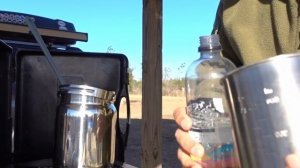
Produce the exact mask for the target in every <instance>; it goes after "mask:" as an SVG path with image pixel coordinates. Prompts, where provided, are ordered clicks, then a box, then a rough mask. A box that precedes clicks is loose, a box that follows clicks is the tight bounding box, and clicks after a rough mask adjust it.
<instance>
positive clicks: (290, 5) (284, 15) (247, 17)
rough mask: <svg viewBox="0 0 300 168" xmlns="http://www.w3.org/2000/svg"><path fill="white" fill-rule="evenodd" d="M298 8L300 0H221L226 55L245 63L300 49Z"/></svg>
mask: <svg viewBox="0 0 300 168" xmlns="http://www.w3.org/2000/svg"><path fill="white" fill-rule="evenodd" d="M298 1H299V0H298ZM298 8H299V4H298V2H297V0H221V1H220V6H219V10H220V11H219V13H218V16H217V18H218V17H219V18H218V19H219V20H220V25H219V29H218V33H219V35H220V40H221V43H222V46H223V55H224V56H225V57H227V58H229V59H231V60H232V61H233V62H234V63H235V64H237V65H241V64H252V63H255V62H257V61H260V60H262V59H266V58H268V57H272V56H275V55H279V54H284V53H294V52H298V51H297V50H298V48H299V26H300V22H299V9H298Z"/></svg>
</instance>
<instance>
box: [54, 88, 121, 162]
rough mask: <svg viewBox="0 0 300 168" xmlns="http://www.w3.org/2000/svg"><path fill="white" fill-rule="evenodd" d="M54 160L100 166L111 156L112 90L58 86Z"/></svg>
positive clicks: (113, 115) (113, 128)
mask: <svg viewBox="0 0 300 168" xmlns="http://www.w3.org/2000/svg"><path fill="white" fill-rule="evenodd" d="M60 95H61V104H60V106H59V110H58V120H57V133H58V134H57V139H56V153H55V158H56V159H55V164H56V165H59V166H61V167H72V168H81V167H88V168H100V167H101V168H102V167H106V166H109V165H112V164H113V162H114V156H115V153H114V152H115V125H116V119H117V118H116V117H117V116H116V115H117V113H116V109H115V107H114V105H113V103H112V101H113V100H114V96H109V95H114V92H109V91H105V90H102V89H99V88H94V87H90V86H86V85H68V86H63V87H61V89H60Z"/></svg>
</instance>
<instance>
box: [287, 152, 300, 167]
mask: <svg viewBox="0 0 300 168" xmlns="http://www.w3.org/2000/svg"><path fill="white" fill-rule="evenodd" d="M285 161H286V166H287V168H300V156H299V155H296V154H291V155H288V156H287V157H286V158H285Z"/></svg>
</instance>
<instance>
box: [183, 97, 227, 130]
mask: <svg viewBox="0 0 300 168" xmlns="http://www.w3.org/2000/svg"><path fill="white" fill-rule="evenodd" d="M187 111H188V115H189V116H190V117H191V118H192V121H193V126H192V129H191V130H192V131H197V132H215V127H216V124H218V122H222V120H223V119H224V120H225V119H226V120H228V118H227V117H226V118H225V115H224V114H225V111H224V107H223V102H222V98H198V99H196V100H192V101H190V102H189V103H188V110H187Z"/></svg>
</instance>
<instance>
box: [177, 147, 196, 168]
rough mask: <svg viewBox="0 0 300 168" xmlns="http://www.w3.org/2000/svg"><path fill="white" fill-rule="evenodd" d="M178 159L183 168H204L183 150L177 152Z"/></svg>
mask: <svg viewBox="0 0 300 168" xmlns="http://www.w3.org/2000/svg"><path fill="white" fill-rule="evenodd" d="M177 157H178V159H179V161H180V162H181V165H182V166H183V167H186V168H187V167H189V168H202V166H201V165H200V164H198V163H196V162H195V161H193V160H192V159H191V158H190V156H189V155H188V154H187V153H185V152H184V151H183V150H182V149H181V148H179V149H178V151H177Z"/></svg>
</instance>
